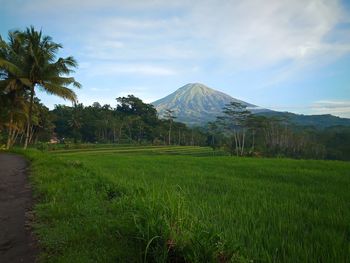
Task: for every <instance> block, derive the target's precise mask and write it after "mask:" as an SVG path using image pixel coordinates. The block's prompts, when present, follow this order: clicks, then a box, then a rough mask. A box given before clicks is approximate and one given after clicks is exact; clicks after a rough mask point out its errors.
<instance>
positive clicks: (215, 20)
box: [192, 0, 350, 67]
mask: <svg viewBox="0 0 350 263" xmlns="http://www.w3.org/2000/svg"><path fill="white" fill-rule="evenodd" d="M215 3H217V2H216V1H210V0H209V1H204V2H203V3H202V4H201V5H195V6H194V8H193V15H192V19H193V23H194V26H195V27H196V29H197V30H198V32H199V33H200V34H201V36H203V37H204V38H206V39H209V38H210V39H211V40H210V41H213V43H214V44H215V46H216V48H218V49H220V51H222V52H223V53H224V54H225V55H227V56H230V57H232V58H233V60H234V62H233V63H234V64H236V65H239V66H244V67H252V66H262V65H266V64H271V63H276V62H280V61H283V60H289V59H290V60H294V61H299V60H305V59H309V58H313V57H316V56H317V57H318V56H332V55H334V54H338V53H344V52H349V51H350V45H349V43H348V42H347V43H341V42H340V43H339V42H338V43H330V42H327V41H326V40H325V38H326V37H327V35H328V34H329V33H330V32H331V31H332V30H333V29H334V27H335V26H336V25H337V24H338V23H340V22H343V21H344V20H345V19H346V18H345V14H344V13H343V11H342V7H341V5H340V2H339V1H336V0H334V1H330V0H311V1H305V0H294V1H280V0H270V1H259V0H250V1H225V2H223V3H221V4H215Z"/></svg>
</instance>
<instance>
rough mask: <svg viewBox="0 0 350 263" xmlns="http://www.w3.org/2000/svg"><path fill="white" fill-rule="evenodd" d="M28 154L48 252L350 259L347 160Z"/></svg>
mask: <svg viewBox="0 0 350 263" xmlns="http://www.w3.org/2000/svg"><path fill="white" fill-rule="evenodd" d="M26 155H27V156H28V158H30V159H31V160H32V176H31V179H32V182H33V184H34V186H35V193H36V195H37V197H38V200H39V201H38V204H37V205H36V207H35V213H36V218H37V223H36V226H35V231H36V233H37V234H38V236H39V240H40V244H41V246H42V248H43V250H42V254H41V260H42V261H43V262H350V191H349V189H350V172H349V171H350V163H349V162H339V161H312V160H307V161H306V160H290V159H263V158H260V159H258V158H236V157H230V156H223V155H224V153H223V152H213V151H212V150H211V149H210V148H207V147H203V148H202V147H194V146H193V147H191V146H189V147H187V146H186V147H184V146H172V147H170V146H128V145H123V146H119V147H109V146H108V147H100V148H86V149H71V150H56V151H52V152H44V153H41V152H39V151H34V150H33V151H30V152H27V153H26ZM73 259H74V260H73Z"/></svg>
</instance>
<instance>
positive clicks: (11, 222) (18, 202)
mask: <svg viewBox="0 0 350 263" xmlns="http://www.w3.org/2000/svg"><path fill="white" fill-rule="evenodd" d="M27 165H28V164H27V162H26V160H25V159H24V158H22V157H20V156H17V155H14V154H7V153H0V262H1V263H7V262H9V263H10V262H11V263H15V262H26V263H27V262H28V263H31V262H35V256H36V252H37V250H36V248H35V244H34V239H33V236H32V235H31V233H30V230H29V227H28V223H29V222H30V218H31V216H30V215H31V213H30V209H31V206H32V194H31V189H30V185H29V182H28V176H27V170H26V169H27Z"/></svg>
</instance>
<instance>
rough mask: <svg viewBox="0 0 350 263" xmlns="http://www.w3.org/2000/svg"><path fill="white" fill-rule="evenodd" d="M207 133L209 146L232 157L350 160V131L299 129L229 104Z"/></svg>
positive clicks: (344, 127) (299, 127)
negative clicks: (221, 149)
mask: <svg viewBox="0 0 350 263" xmlns="http://www.w3.org/2000/svg"><path fill="white" fill-rule="evenodd" d="M207 131H208V134H209V138H210V139H209V140H208V144H209V145H210V146H212V147H213V149H217V148H224V149H226V151H227V152H229V153H230V154H231V155H236V156H267V157H276V156H280V157H291V158H306V159H340V160H350V127H347V126H335V127H330V128H326V129H317V128H315V127H313V126H309V127H307V126H298V125H295V124H294V123H293V122H291V121H290V120H289V119H288V118H285V117H267V116H264V115H261V114H252V113H251V112H250V111H249V110H247V107H246V106H245V105H243V104H240V103H237V102H231V103H230V104H227V105H226V106H225V107H224V109H223V112H222V115H221V116H218V117H217V119H216V121H214V122H210V123H208V126H207Z"/></svg>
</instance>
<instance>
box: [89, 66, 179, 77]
mask: <svg viewBox="0 0 350 263" xmlns="http://www.w3.org/2000/svg"><path fill="white" fill-rule="evenodd" d="M88 72H89V74H91V75H92V76H101V75H118V74H139V75H148V76H172V75H176V74H177V71H176V70H174V69H171V68H166V67H162V66H156V65H150V64H135V63H134V64H131V63H129V64H126V63H125V64H121V63H103V64H99V65H95V66H94V68H93V69H89V70H88Z"/></svg>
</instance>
